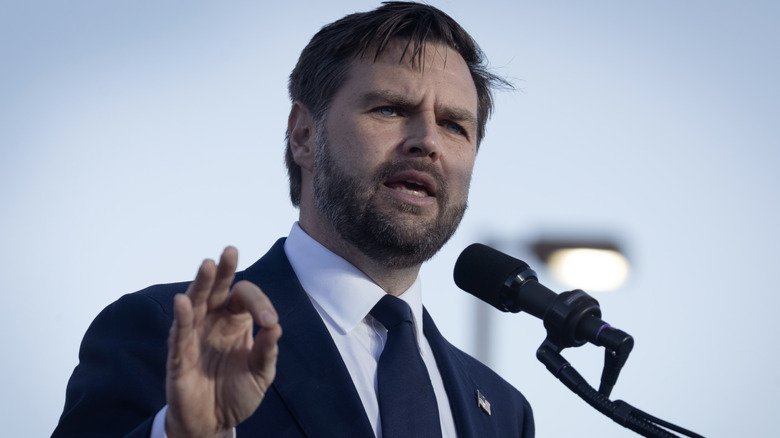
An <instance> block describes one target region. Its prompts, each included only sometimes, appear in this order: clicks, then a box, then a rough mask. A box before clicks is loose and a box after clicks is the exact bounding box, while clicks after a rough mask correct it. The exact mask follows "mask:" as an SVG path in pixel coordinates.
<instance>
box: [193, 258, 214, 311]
mask: <svg viewBox="0 0 780 438" xmlns="http://www.w3.org/2000/svg"><path fill="white" fill-rule="evenodd" d="M216 275H217V267H216V266H215V265H214V260H210V259H206V260H204V261H203V263H201V264H200V268H198V273H197V274H196V275H195V280H194V281H193V282H192V283H190V286H189V287H188V288H187V296H188V297H190V300H191V301H192V307H199V306H201V305H203V304H204V303H206V300H207V299H208V297H209V295H210V294H211V289H212V287H213V286H214V279H215V278H216Z"/></svg>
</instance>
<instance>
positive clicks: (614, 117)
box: [0, 0, 780, 438]
mask: <svg viewBox="0 0 780 438" xmlns="http://www.w3.org/2000/svg"><path fill="white" fill-rule="evenodd" d="M433 4H434V5H436V6H437V7H439V8H441V9H443V10H444V11H445V12H447V13H449V14H451V15H452V16H453V17H454V18H455V19H456V20H458V21H459V22H460V23H461V24H462V25H463V26H464V27H465V28H466V29H467V30H468V31H470V32H471V33H472V35H473V36H474V37H475V39H476V40H477V41H478V42H479V44H480V45H481V46H482V48H483V49H484V51H485V52H486V54H487V56H488V58H489V59H490V61H491V63H492V65H493V67H494V68H495V70H496V71H497V72H498V73H500V74H502V75H504V76H506V77H508V78H510V79H511V80H512V81H513V82H514V83H515V84H516V86H517V91H514V92H501V93H499V94H498V95H497V106H496V112H495V115H494V117H493V119H492V120H491V122H490V123H489V124H488V134H487V137H486V139H485V141H484V142H483V144H482V147H481V150H480V152H479V156H478V158H477V166H476V169H475V174H474V179H473V186H472V192H471V200H470V208H469V211H468V213H467V214H466V217H465V219H464V222H463V224H462V226H461V228H460V230H459V231H458V233H457V234H456V235H455V237H454V238H453V239H452V240H451V241H450V243H448V244H447V246H446V247H445V248H444V249H443V250H442V252H441V253H440V254H439V255H437V256H436V257H435V258H434V259H433V260H432V261H431V262H430V263H429V264H428V265H426V266H425V268H424V270H423V274H422V275H423V282H424V285H425V286H424V288H425V303H426V306H427V307H428V309H429V310H430V312H431V313H432V314H433V315H434V317H435V318H436V319H437V322H438V323H439V326H440V327H439V328H440V329H441V330H442V331H443V332H444V333H445V334H446V335H447V336H448V338H449V339H450V340H451V341H452V342H453V343H455V344H456V345H457V346H459V347H460V348H462V349H464V350H466V351H469V352H472V353H474V354H477V355H479V356H480V357H481V358H482V359H483V360H485V361H486V362H487V363H488V364H490V365H491V366H492V367H493V368H494V369H495V370H496V371H498V372H499V373H500V374H501V375H502V376H504V377H505V378H506V379H507V380H509V381H510V382H512V383H513V384H514V385H515V386H516V387H518V388H519V389H520V390H521V391H523V393H524V394H525V395H526V396H527V397H528V398H529V400H530V401H531V403H532V405H533V407H534V411H535V414H536V420H537V430H538V436H539V437H541V438H547V437H566V436H593V437H602V438H609V437H626V436H633V434H632V433H631V432H630V431H628V430H626V429H623V428H622V427H621V426H619V425H617V424H615V423H613V422H612V421H611V420H608V419H606V418H604V417H602V416H601V415H600V414H598V413H597V412H596V411H594V410H593V409H591V408H590V407H589V406H587V405H585V403H583V402H582V401H581V400H579V399H578V398H577V397H576V396H574V395H573V394H571V393H570V392H569V391H568V390H567V389H566V388H565V387H563V386H562V385H561V384H560V383H559V382H558V381H557V380H555V379H554V378H553V377H552V376H551V375H550V374H549V373H548V372H547V371H546V370H545V368H544V366H543V365H542V364H540V363H539V362H537V361H536V359H535V357H534V352H535V350H536V348H537V346H538V345H539V344H540V343H541V341H542V339H543V338H544V329H543V326H542V324H541V322H540V321H539V320H537V319H535V318H532V317H530V316H528V315H524V314H522V313H520V314H516V315H515V314H503V313H501V312H498V311H496V310H494V309H492V308H488V307H487V306H486V305H483V304H482V303H480V302H478V301H477V300H476V299H475V298H473V297H472V296H470V295H468V294H466V293H463V292H462V291H460V290H459V289H458V288H457V287H456V286H455V284H454V282H453V280H452V268H453V265H454V263H455V260H456V258H457V256H458V254H459V253H460V251H461V250H462V249H463V248H465V247H466V246H467V245H468V244H470V243H472V242H477V241H479V242H485V243H487V242H494V243H496V244H497V245H499V246H500V248H501V249H502V250H504V251H506V252H510V253H511V254H513V255H514V256H516V257H518V258H522V259H524V260H526V261H527V262H528V263H529V264H531V266H532V267H533V268H534V269H535V270H536V271H537V272H538V273H539V274H540V277H541V278H540V280H541V281H542V283H544V284H545V285H547V286H548V287H550V288H552V289H554V290H558V291H563V290H568V289H571V287H570V286H564V285H563V284H561V283H558V282H557V280H555V279H554V278H553V276H552V273H551V272H549V271H548V270H547V269H545V268H544V265H543V263H542V261H541V260H538V259H537V258H536V255H535V254H534V251H533V250H532V243H533V242H536V241H539V240H543V239H585V240H588V239H598V238H602V237H604V236H607V237H610V238H612V239H615V241H616V242H618V243H619V245H620V246H621V249H622V250H623V252H624V254H625V255H626V257H627V259H628V261H629V263H630V273H629V277H628V279H627V281H626V282H625V283H624V284H623V285H622V286H620V287H619V288H618V289H617V290H615V291H613V292H609V293H604V294H600V293H596V292H593V291H589V292H591V294H592V295H594V296H595V297H596V298H597V299H598V300H599V301H600V303H601V309H602V312H603V316H604V319H605V320H606V321H608V322H610V323H611V324H613V325H614V326H616V327H619V328H621V329H623V330H625V331H627V332H628V333H630V334H631V335H633V336H634V338H635V340H636V346H635V348H634V351H633V353H632V356H631V358H630V359H629V361H628V364H627V365H626V367H625V368H624V370H623V373H622V376H621V378H620V381H619V382H618V384H617V386H616V387H615V390H614V391H613V393H612V396H613V398H620V399H624V400H627V401H628V402H630V403H632V404H634V405H636V406H637V407H639V408H641V409H643V410H645V411H647V412H649V413H651V414H654V415H656V416H658V417H661V418H663V419H666V420H669V421H671V422H674V423H678V424H680V425H682V426H684V427H688V428H690V429H692V430H694V431H696V432H698V433H700V434H702V435H705V436H707V437H734V436H745V437H747V436H752V437H758V436H778V435H780V425H778V422H777V421H776V419H775V417H776V415H777V412H778V410H780V369H778V367H777V366H776V364H777V363H778V361H780V354H778V349H777V347H776V342H777V335H778V334H779V333H778V332H779V330H778V328H777V324H776V322H775V321H776V318H777V317H776V313H777V309H778V308H780V294H778V291H777V286H776V283H775V280H774V276H775V274H776V273H777V271H776V270H777V266H778V263H780V231H778V224H780V193H779V192H780V175H779V174H778V171H777V170H776V167H777V166H778V164H780V144H778V143H779V140H778V139H780V123H778V121H779V120H780V87H779V86H778V78H780V57H779V56H778V53H780V30H778V23H779V22H780V3H778V2H774V1H770V0H764V1H757V0H748V1H742V2H736V1H725V0H724V1H721V0H716V1H701V0H693V1H685V2H679V1H670V0H661V1H653V2H620V1H614V0H603V1H602V0H597V1H590V2H580V1H572V0H561V1H551V2H531V1H526V0H515V1H480V2H474V1H467V0H441V1H435V2H433ZM377 5H378V2H374V1H365V0H349V1H340V2H338V3H337V4H336V3H335V2H313V1H312V2H273V3H262V2H251V1H234V2H219V3H218V2H205V1H193V2H189V1H188V2H185V1H168V2H153V1H149V0H141V1H133V2H100V1H94V0H74V1H68V2H58V1H51V0H49V1H46V0H32V1H24V2H23V1H5V2H2V4H0V60H1V62H2V64H1V65H2V67H0V248H2V251H0V291H2V292H3V304H2V306H0V333H3V336H2V340H0V349H1V350H2V357H3V360H2V361H1V362H0V387H1V388H3V390H2V391H1V393H2V394H1V395H0V424H2V425H3V427H2V429H3V434H4V435H6V436H36V437H38V436H48V435H49V434H50V433H51V431H52V430H53V428H54V426H55V424H56V422H57V420H58V417H59V415H60V413H61V410H62V406H63V402H64V394H65V385H66V382H67V379H68V377H69V375H70V373H71V371H72V369H73V367H74V366H75V365H76V364H77V361H78V358H77V351H78V347H79V343H80V340H81V337H82V336H83V334H84V331H85V330H86V329H87V327H88V325H89V323H90V322H91V321H92V319H93V318H94V317H95V316H96V315H97V313H98V312H99V311H100V310H101V309H102V308H103V307H104V306H106V305H107V304H109V303H111V302H112V301H114V300H116V299H117V298H118V297H119V296H120V295H122V294H124V293H129V292H133V291H135V290H138V289H141V288H143V287H145V286H147V285H150V284H154V283H163V282H172V281H182V280H187V279H190V278H192V277H193V275H194V273H195V270H196V268H197V266H198V264H199V263H200V261H201V260H202V259H203V258H206V257H217V256H218V255H219V253H220V251H221V249H222V248H223V247H224V246H226V245H228V244H231V245H235V246H237V247H238V248H239V251H240V254H241V261H240V266H241V267H246V266H248V265H249V264H251V263H252V262H253V261H254V260H256V259H257V258H258V257H259V256H261V255H262V254H263V253H264V252H265V250H266V249H267V248H268V247H270V245H271V244H272V243H273V242H274V241H275V240H276V239H277V238H278V237H281V236H284V235H286V234H287V232H288V231H289V229H290V226H291V224H292V222H293V221H294V220H295V219H296V217H297V211H296V210H295V209H293V208H292V207H291V206H290V203H289V201H288V198H287V185H286V174H285V171H284V166H283V159H282V157H283V145H284V143H283V139H284V131H285V127H286V118H287V113H288V110H289V101H288V98H287V94H286V82H287V75H288V74H289V72H290V70H291V69H292V67H293V66H294V64H295V61H296V59H297V56H298V54H299V52H300V50H301V49H302V48H303V47H304V45H305V44H306V43H307V42H308V40H309V38H310V37H311V36H312V35H313V34H314V33H315V32H316V31H317V30H318V29H319V28H320V27H321V26H322V25H324V24H326V23H328V22H331V21H333V20H334V19H337V18H339V17H341V16H343V15H345V14H346V13H350V12H354V11H356V10H367V9H371V8H374V7H375V6H377ZM580 287H582V286H580ZM582 288H584V287H582ZM478 327H479V329H478ZM485 331H487V333H489V335H488V338H487V339H478V338H477V336H476V333H483V332H485ZM482 347H485V348H482ZM564 355H565V356H566V357H567V358H568V359H569V360H570V361H571V362H572V363H573V364H574V366H575V367H576V368H577V369H578V370H580V372H581V373H582V374H583V375H585V377H586V378H588V379H589V380H590V381H591V382H592V384H593V385H597V381H598V376H599V373H600V367H601V363H602V360H603V356H602V352H601V351H600V349H597V348H595V347H592V346H583V347H581V348H579V349H575V350H565V351H564ZM493 409H501V407H500V406H493Z"/></svg>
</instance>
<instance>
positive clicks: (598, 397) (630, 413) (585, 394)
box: [518, 268, 704, 438]
mask: <svg viewBox="0 0 780 438" xmlns="http://www.w3.org/2000/svg"><path fill="white" fill-rule="evenodd" d="M529 271H530V272H529ZM518 277H519V278H525V279H527V280H532V281H533V280H535V279H536V273H535V272H533V270H532V269H530V268H528V269H526V270H525V271H524V272H523V273H521V274H519V275H518ZM542 320H543V321H544V327H545V329H546V330H547V338H546V339H545V340H544V342H542V345H541V346H539V349H538V350H537V351H536V357H537V358H538V359H539V361H541V362H542V363H543V364H544V365H545V366H546V367H547V369H548V370H549V371H550V372H551V373H552V374H553V375H554V376H555V377H556V378H558V379H559V380H560V381H561V382H563V384H564V385H566V387H568V388H569V389H570V390H572V391H573V392H574V393H575V394H577V395H578V396H580V398H582V399H583V400H585V402H586V403H588V404H589V405H591V406H592V407H593V408H595V409H596V410H597V411H599V412H601V413H602V414H604V415H606V416H607V417H609V418H611V419H612V420H613V421H615V422H616V423H618V424H620V425H622V426H624V427H626V428H628V429H631V430H633V431H634V432H637V433H638V434H640V435H642V436H645V437H650V438H673V437H677V435H674V434H672V433H670V432H668V431H667V430H665V429H663V428H667V429H670V430H673V431H675V432H678V433H681V434H683V435H685V436H688V437H692V438H704V437H702V436H701V435H698V434H696V433H694V432H691V431H689V430H686V429H683V428H682V427H679V426H676V425H674V424H671V423H669V422H666V421H664V420H661V419H659V418H656V417H653V416H652V415H649V414H647V413H645V412H642V411H641V410H639V409H637V408H635V407H633V406H631V405H630V404H628V403H626V402H624V401H622V400H615V401H612V400H610V399H609V394H610V393H611V392H612V388H613V387H614V385H615V383H616V382H617V378H618V375H619V374H620V370H621V368H622V367H623V365H624V364H625V363H626V361H627V360H628V355H629V353H630V352H631V349H632V348H633V347H634V339H633V338H632V337H631V336H630V335H629V334H627V333H625V332H623V331H620V330H618V329H616V328H614V327H611V326H610V325H609V324H607V323H605V322H604V321H602V320H601V309H600V308H599V305H598V301H596V300H595V299H594V298H592V297H591V296H590V295H588V294H586V293H585V292H583V291H581V290H579V289H576V290H573V291H569V292H564V293H561V294H559V295H558V296H557V297H556V298H555V300H554V301H553V302H552V304H551V305H550V307H549V308H548V309H547V310H546V311H545V312H544V317H543V318H542ZM585 342H590V343H592V344H594V345H597V346H600V347H604V348H605V353H604V368H603V371H602V374H601V385H600V386H599V390H598V391H596V390H595V389H594V388H593V387H592V386H590V385H589V384H588V382H587V381H586V380H585V379H584V378H583V377H582V376H581V375H580V373H578V372H577V370H575V369H574V367H572V366H571V364H570V363H569V362H568V361H567V360H566V359H565V358H564V357H563V356H562V355H561V354H560V352H561V350H563V349H564V348H567V347H579V346H581V345H583V344H584V343H585ZM662 427H663V428H662Z"/></svg>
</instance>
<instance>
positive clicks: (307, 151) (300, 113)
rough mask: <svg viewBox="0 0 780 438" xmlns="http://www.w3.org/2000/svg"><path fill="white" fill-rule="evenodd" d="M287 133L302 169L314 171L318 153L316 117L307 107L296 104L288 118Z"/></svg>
mask: <svg viewBox="0 0 780 438" xmlns="http://www.w3.org/2000/svg"><path fill="white" fill-rule="evenodd" d="M287 132H288V133H289V136H290V149H291V150H292V155H293V159H294V160H295V162H296V163H297V164H298V165H299V166H301V168H303V169H306V170H308V171H310V172H311V171H312V169H313V168H314V155H315V152H316V128H315V127H314V117H312V114H311V112H310V111H309V109H308V108H306V105H304V104H302V103H301V102H297V101H296V102H294V103H293V106H292V109H290V115H289V117H288V118H287Z"/></svg>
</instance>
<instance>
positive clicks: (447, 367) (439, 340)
mask: <svg viewBox="0 0 780 438" xmlns="http://www.w3.org/2000/svg"><path fill="white" fill-rule="evenodd" d="M423 332H424V333H425V337H426V339H428V343H429V344H430V346H431V350H433V356H434V357H435V358H436V366H437V367H438V368H439V372H440V373H441V377H442V380H443V381H444V389H445V390H446V391H447V397H448V398H449V402H450V409H452V416H453V419H454V420H455V428H456V429H457V431H458V436H463V437H472V436H474V437H476V436H478V437H487V436H497V430H496V426H495V423H494V422H493V421H492V419H491V418H490V416H489V415H487V414H486V413H485V412H484V411H483V410H482V408H480V407H479V405H478V403H477V390H478V389H479V388H480V387H479V382H475V381H474V379H473V378H472V377H471V374H470V373H469V372H468V364H467V363H466V362H465V361H464V360H463V358H462V356H461V354H459V353H460V352H459V351H457V350H456V349H455V347H453V346H452V345H451V344H450V343H449V342H447V340H446V339H444V337H443V336H442V335H441V333H439V330H438V329H437V328H436V325H435V324H434V323H433V319H432V318H431V316H430V314H428V311H427V310H425V309H423Z"/></svg>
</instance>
